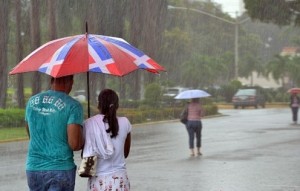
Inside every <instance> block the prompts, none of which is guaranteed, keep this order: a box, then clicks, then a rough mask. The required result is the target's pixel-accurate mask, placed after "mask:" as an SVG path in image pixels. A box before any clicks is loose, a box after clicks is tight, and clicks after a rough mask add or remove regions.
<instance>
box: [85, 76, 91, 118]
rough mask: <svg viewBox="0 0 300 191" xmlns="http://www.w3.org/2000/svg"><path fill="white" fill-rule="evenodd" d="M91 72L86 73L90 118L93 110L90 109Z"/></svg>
mask: <svg viewBox="0 0 300 191" xmlns="http://www.w3.org/2000/svg"><path fill="white" fill-rule="evenodd" d="M89 82H90V74H89V72H87V73H86V83H87V103H88V108H87V109H88V118H89V117H90V116H91V110H90V86H89V85H90V84H89Z"/></svg>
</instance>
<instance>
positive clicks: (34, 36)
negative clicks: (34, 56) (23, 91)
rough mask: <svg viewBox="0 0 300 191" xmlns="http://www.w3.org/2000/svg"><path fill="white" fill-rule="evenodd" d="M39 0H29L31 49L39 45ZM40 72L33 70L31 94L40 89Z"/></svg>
mask: <svg viewBox="0 0 300 191" xmlns="http://www.w3.org/2000/svg"><path fill="white" fill-rule="evenodd" d="M39 7H40V6H39V0H31V11H30V21H31V25H30V29H31V30H30V34H31V35H30V41H31V49H32V51H33V50H35V49H37V48H38V47H39V46H40V45H41V40H40V39H41V38H40V16H39V13H40V11H39ZM41 84H42V82H41V74H40V73H38V72H34V73H33V76H32V94H37V93H39V92H40V91H41V89H42V88H41V86H42V85H41Z"/></svg>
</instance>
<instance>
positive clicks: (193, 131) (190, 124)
mask: <svg viewBox="0 0 300 191" xmlns="http://www.w3.org/2000/svg"><path fill="white" fill-rule="evenodd" d="M202 115H203V109H202V107H201V104H200V99H199V98H192V100H191V102H190V103H189V104H188V121H187V124H186V128H187V131H188V136H189V148H190V156H195V155H196V154H197V155H198V156H200V155H202V153H201V136H202V122H201V117H202ZM195 137H196V147H197V150H194V146H195V144H194V139H195ZM195 152H196V153H195Z"/></svg>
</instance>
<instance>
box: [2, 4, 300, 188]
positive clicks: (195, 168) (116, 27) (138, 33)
mask: <svg viewBox="0 0 300 191" xmlns="http://www.w3.org/2000/svg"><path fill="white" fill-rule="evenodd" d="M230 5H235V6H236V10H234V11H233V9H226V8H227V7H229V6H230ZM299 7H300V1H299V0H277V1H273V0H236V1H234V0H232V1H225V0H224V1H220V0H219V1H218V0H63V1H62V0H61V1H58V0H46V1H40V0H13V1H8V0H0V26H1V27H0V32H1V36H0V78H1V80H0V81H1V82H0V91H1V94H0V151H1V152H2V153H3V154H2V155H1V157H0V159H1V160H0V161H1V162H0V164H1V165H0V166H1V167H0V168H2V172H4V173H2V174H1V175H0V177H1V178H0V190H24V188H26V189H27V188H28V187H27V179H26V157H27V151H28V142H29V137H28V134H27V132H26V130H25V126H26V122H25V120H24V118H25V111H26V105H27V103H28V100H29V99H30V97H31V96H33V95H36V94H38V93H40V92H45V91H47V90H49V89H51V85H50V81H51V77H54V78H56V77H61V76H67V75H74V84H73V87H72V90H71V92H70V93H69V95H70V96H71V97H72V98H73V99H75V100H76V101H78V102H79V103H80V104H81V106H82V108H83V118H84V120H86V119H87V118H89V117H90V116H94V115H96V114H98V113H99V107H98V102H99V100H98V95H99V93H100V92H101V91H102V90H103V89H107V88H109V89H112V90H114V91H115V92H116V93H117V95H118V97H119V108H117V109H118V110H117V114H118V116H125V117H126V118H128V120H129V121H130V124H131V125H132V127H133V128H132V130H131V136H132V137H131V151H130V154H129V156H128V158H127V159H126V167H127V171H128V176H129V180H130V185H131V190H207V191H210V190H211V191H221V190H222V191H244V190H245V191H253V190H264V191H265V190H267V191H268V190H270V191H271V190H283V191H286V190H287V191H289V190H293V191H297V190H299V191H300V183H299V176H300V170H299V169H300V168H299V167H300V166H299V163H298V162H297V161H298V159H299V157H300V155H299V153H300V149H299V144H300V138H299V137H300V126H299V122H298V113H297V112H298V106H299V104H300V99H299V98H296V97H292V95H298V93H300V75H299V72H300V64H299V63H300V38H299V33H300V29H299V25H300V14H299V13H300V8H299ZM193 98H196V99H199V100H198V101H199V102H200V105H201V110H202V114H201V122H202V126H201V131H202V132H201V131H200V132H201V133H200V134H201V135H200V136H201V146H199V145H197V146H195V152H194V151H193V150H192V153H190V151H191V147H190V145H189V140H190V139H191V137H190V136H189V128H188V125H185V124H182V123H181V122H180V119H179V118H180V115H181V113H182V111H183V110H184V109H185V108H186V107H188V106H187V105H188V104H189V103H190V102H192V100H193ZM49 99H50V98H49ZM297 100H299V103H298V101H297ZM48 101H49V100H48ZM60 104H62V103H60ZM63 106H64V105H60V107H63ZM293 107H294V108H293ZM45 111H46V109H45ZM47 111H50V110H47ZM190 118H191V117H190ZM199 120H200V118H199ZM190 121H191V119H190ZM195 144H196V143H195ZM197 147H198V148H199V149H200V148H201V152H200V150H198V151H197V150H196V148H197ZM295 153H296V154H295ZM80 154H81V152H80V151H75V152H74V160H75V164H76V165H77V166H78V165H79V164H80V160H81V158H80ZM274 161H276V162H274ZM273 162H274V164H271V163H273ZM285 165H286V166H285ZM276 168H278V169H279V170H277V171H276ZM254 169H256V170H254ZM211 170H213V171H214V172H216V173H217V174H216V173H214V172H212V171H211ZM279 172H282V174H276V173H279ZM86 184H87V179H83V178H81V177H79V176H77V175H76V183H75V190H85V189H86Z"/></svg>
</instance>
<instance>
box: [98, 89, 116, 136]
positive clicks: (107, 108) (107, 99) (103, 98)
mask: <svg viewBox="0 0 300 191" xmlns="http://www.w3.org/2000/svg"><path fill="white" fill-rule="evenodd" d="M118 108H119V97H118V95H117V94H116V92H115V91H113V90H111V89H104V90H102V91H101V92H100V94H99V96H98V109H99V111H100V113H101V114H103V115H104V118H103V122H104V123H108V125H109V128H108V129H107V130H106V132H107V133H111V137H112V138H113V137H116V136H117V135H118V132H119V124H118V119H117V109H118Z"/></svg>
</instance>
